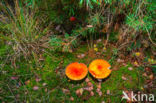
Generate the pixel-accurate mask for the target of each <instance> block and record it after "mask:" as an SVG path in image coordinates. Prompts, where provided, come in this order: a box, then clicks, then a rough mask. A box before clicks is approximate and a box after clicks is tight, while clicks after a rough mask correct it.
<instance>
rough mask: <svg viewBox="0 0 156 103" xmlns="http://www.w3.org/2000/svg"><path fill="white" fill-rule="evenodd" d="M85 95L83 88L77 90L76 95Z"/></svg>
mask: <svg viewBox="0 0 156 103" xmlns="http://www.w3.org/2000/svg"><path fill="white" fill-rule="evenodd" d="M82 94H83V88H80V89H77V90H76V95H78V96H81V95H82Z"/></svg>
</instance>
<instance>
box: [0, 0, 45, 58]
mask: <svg viewBox="0 0 156 103" xmlns="http://www.w3.org/2000/svg"><path fill="white" fill-rule="evenodd" d="M14 4H15V8H14V9H12V7H11V6H9V5H7V3H5V2H0V5H1V6H2V7H3V8H2V9H1V10H2V12H3V14H0V16H1V18H0V30H2V32H1V33H0V37H1V39H2V40H6V43H10V45H11V47H12V50H13V51H14V54H15V55H14V57H15V58H16V57H20V56H25V57H27V56H28V55H31V54H32V52H37V51H38V52H39V50H37V49H36V48H35V47H34V46H35V45H36V46H37V45H39V44H38V43H37V42H39V41H40V38H41V37H42V36H43V35H44V33H46V32H47V28H44V29H42V27H41V26H40V24H41V20H40V21H39V19H38V18H37V17H36V13H35V9H33V10H32V11H31V12H29V11H30V10H31V9H29V8H27V7H25V6H24V5H23V4H22V2H21V1H18V0H15V1H14ZM6 34H7V35H6Z"/></svg>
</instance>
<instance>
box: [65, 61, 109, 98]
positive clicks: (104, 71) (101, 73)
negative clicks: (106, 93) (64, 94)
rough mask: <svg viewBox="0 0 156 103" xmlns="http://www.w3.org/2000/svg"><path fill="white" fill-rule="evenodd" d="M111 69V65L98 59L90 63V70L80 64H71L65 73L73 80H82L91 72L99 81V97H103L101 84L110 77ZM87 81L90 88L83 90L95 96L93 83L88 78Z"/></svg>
mask: <svg viewBox="0 0 156 103" xmlns="http://www.w3.org/2000/svg"><path fill="white" fill-rule="evenodd" d="M110 67H111V65H110V64H109V63H108V62H107V61H105V60H102V59H96V60H94V61H92V62H91V63H90V65H89V68H87V66H86V65H85V64H83V63H78V62H74V63H71V64H69V65H68V66H67V67H66V70H65V73H66V76H67V77H68V78H69V79H71V80H82V79H84V78H85V77H86V75H87V74H88V71H89V73H90V74H91V75H92V76H93V77H94V78H95V79H97V80H98V81H99V84H98V86H97V90H96V91H97V93H98V94H99V96H101V95H102V91H101V82H102V79H105V78H107V77H108V76H109V75H110V73H111V70H110ZM85 81H86V82H87V84H88V86H87V87H86V88H82V89H83V90H88V91H90V93H91V95H92V96H93V95H94V93H93V91H92V90H93V85H92V83H91V82H89V79H88V78H86V80H85ZM77 92H79V90H77ZM82 93H83V92H82ZM82 93H81V94H82ZM77 94H79V93H77Z"/></svg>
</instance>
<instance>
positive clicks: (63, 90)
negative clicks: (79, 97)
mask: <svg viewBox="0 0 156 103" xmlns="http://www.w3.org/2000/svg"><path fill="white" fill-rule="evenodd" d="M62 92H63V93H65V94H69V93H70V91H69V90H68V89H65V88H62Z"/></svg>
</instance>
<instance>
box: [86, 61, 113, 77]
mask: <svg viewBox="0 0 156 103" xmlns="http://www.w3.org/2000/svg"><path fill="white" fill-rule="evenodd" d="M110 67H111V65H110V64H109V63H108V62H107V61H105V60H102V59H96V60H94V61H92V62H91V63H90V65H89V72H90V74H91V75H92V76H93V77H95V78H96V79H98V80H101V79H104V78H106V77H108V76H109V75H110V73H111V70H110Z"/></svg>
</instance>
